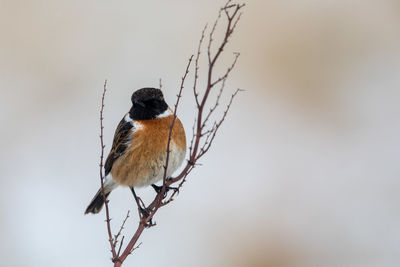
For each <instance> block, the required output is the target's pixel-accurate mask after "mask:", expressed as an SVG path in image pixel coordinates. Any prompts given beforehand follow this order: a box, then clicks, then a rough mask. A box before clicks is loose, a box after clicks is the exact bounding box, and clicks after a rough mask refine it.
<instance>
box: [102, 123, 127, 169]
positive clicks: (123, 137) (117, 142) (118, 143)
mask: <svg viewBox="0 0 400 267" xmlns="http://www.w3.org/2000/svg"><path fill="white" fill-rule="evenodd" d="M132 128H133V125H132V123H131V122H130V121H128V122H127V121H126V120H125V117H124V118H123V119H122V120H121V121H120V123H119V124H118V126H117V129H116V130H115V134H114V141H113V145H112V148H111V150H110V154H108V157H107V160H106V163H105V165H104V170H105V175H106V176H107V175H108V174H109V173H110V171H111V169H112V166H113V164H114V162H115V161H116V160H117V159H118V158H119V157H120V156H121V155H122V154H124V153H125V151H126V148H127V147H128V143H129V141H130V138H131V135H130V133H131V130H132Z"/></svg>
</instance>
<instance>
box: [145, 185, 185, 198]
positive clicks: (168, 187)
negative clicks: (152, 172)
mask: <svg viewBox="0 0 400 267" xmlns="http://www.w3.org/2000/svg"><path fill="white" fill-rule="evenodd" d="M151 186H152V187H153V188H154V190H155V191H156V193H157V194H159V193H160V192H161V190H162V188H163V187H162V186H158V185H155V184H152V185H151ZM169 190H174V192H175V193H178V194H179V188H178V187H172V186H167V187H165V192H164V196H163V198H165V197H166V196H167V193H168V191H169Z"/></svg>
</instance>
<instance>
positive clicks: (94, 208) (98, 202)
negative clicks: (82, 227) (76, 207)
mask: <svg viewBox="0 0 400 267" xmlns="http://www.w3.org/2000/svg"><path fill="white" fill-rule="evenodd" d="M109 194H110V192H108V193H105V195H104V197H103V194H102V192H101V189H99V191H97V193H96V195H95V196H94V198H93V199H92V201H90V204H89V206H88V207H87V208H86V211H85V214H88V213H93V214H96V213H99V212H100V211H101V209H102V208H103V205H104V200H105V199H107V197H108V195H109Z"/></svg>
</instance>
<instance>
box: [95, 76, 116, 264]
mask: <svg viewBox="0 0 400 267" xmlns="http://www.w3.org/2000/svg"><path fill="white" fill-rule="evenodd" d="M106 91H107V80H105V81H104V86H103V95H102V97H101V108H100V144H101V154H100V164H99V166H100V182H101V193H102V195H103V199H104V205H105V207H106V223H107V233H108V241H109V242H110V247H111V253H112V259H113V261H114V260H115V259H116V258H117V254H116V252H115V245H114V242H113V238H112V232H111V219H110V211H109V209H108V200H107V198H106V196H105V193H104V173H103V166H104V164H103V161H104V148H105V147H106V146H105V145H104V138H103V129H104V126H103V120H104V116H103V111H104V98H105V95H106Z"/></svg>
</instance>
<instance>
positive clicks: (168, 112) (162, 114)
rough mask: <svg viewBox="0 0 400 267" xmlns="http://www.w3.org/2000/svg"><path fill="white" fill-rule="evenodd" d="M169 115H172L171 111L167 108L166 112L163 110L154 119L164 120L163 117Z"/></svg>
mask: <svg viewBox="0 0 400 267" xmlns="http://www.w3.org/2000/svg"><path fill="white" fill-rule="evenodd" d="M171 115H172V112H171V110H169V108H167V110H165V111H164V112H163V113H161V114H160V115H158V116H157V117H156V118H157V119H159V118H165V117H168V116H171Z"/></svg>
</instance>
